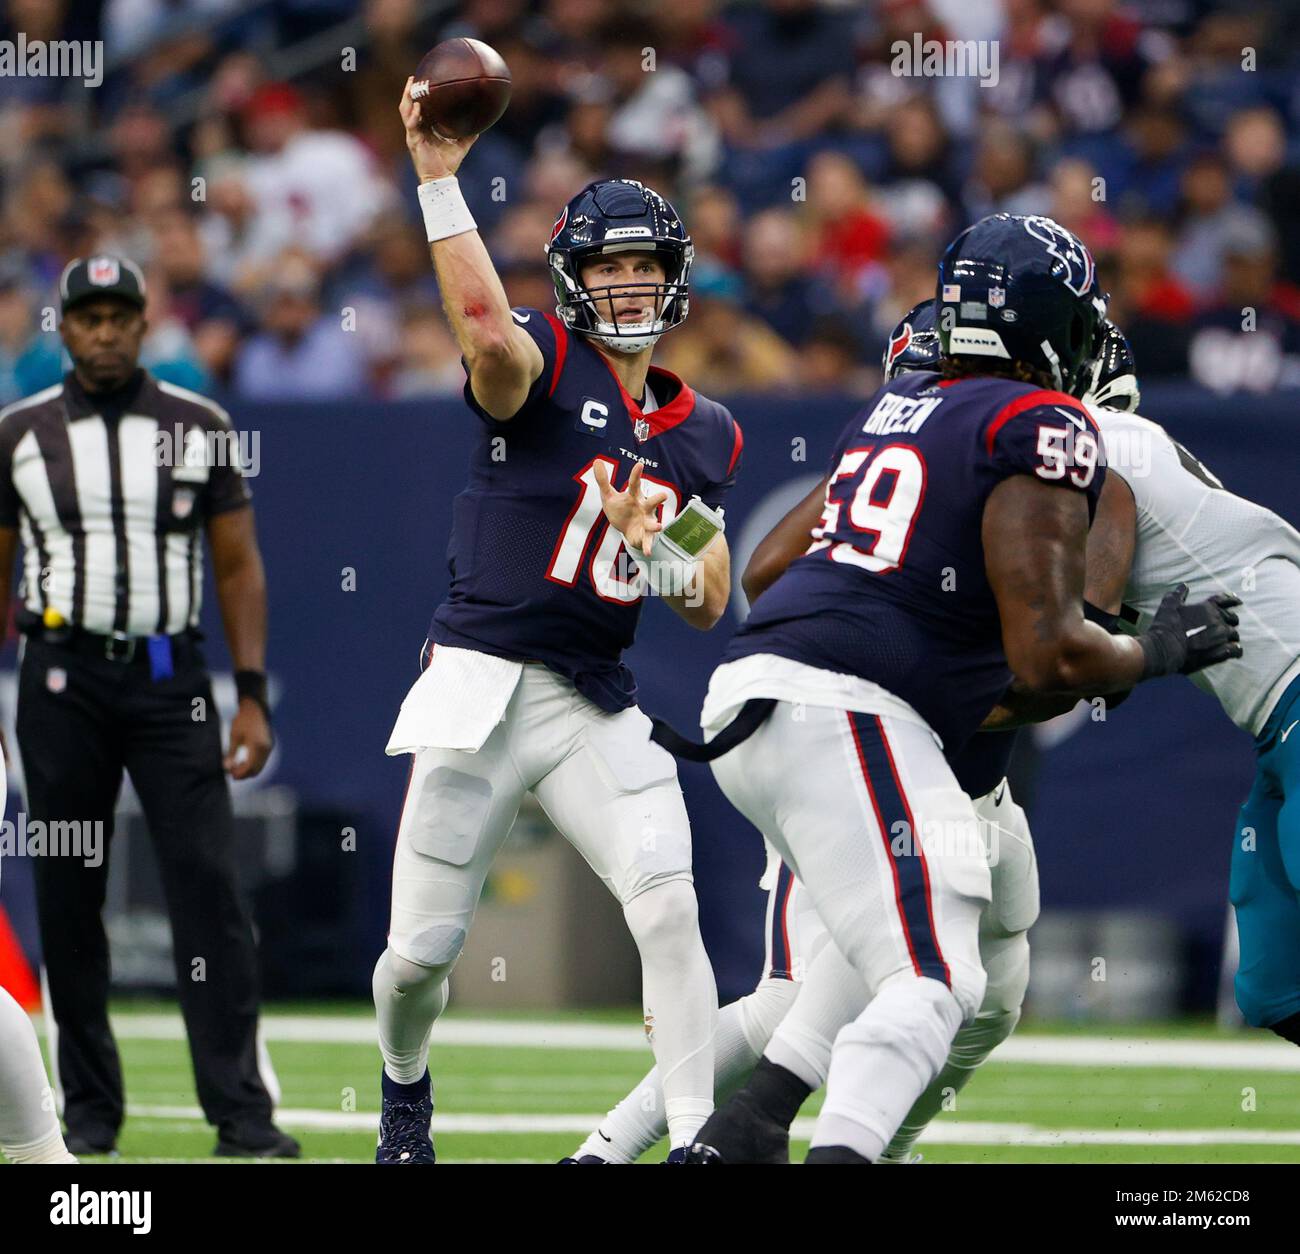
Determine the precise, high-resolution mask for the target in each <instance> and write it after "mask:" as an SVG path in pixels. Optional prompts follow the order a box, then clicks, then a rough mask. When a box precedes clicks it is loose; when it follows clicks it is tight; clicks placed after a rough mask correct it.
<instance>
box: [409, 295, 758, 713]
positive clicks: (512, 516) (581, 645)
mask: <svg viewBox="0 0 1300 1254" xmlns="http://www.w3.org/2000/svg"><path fill="white" fill-rule="evenodd" d="M512 315H513V317H514V318H515V321H516V322H518V323H519V324H520V325H521V326H522V327H523V328H524V330H525V331H527V332H528V334H529V335H531V336H532V337H533V339H534V341H535V342H536V344H537V347H538V348H539V349H541V353H542V359H543V362H544V366H543V369H542V373H541V375H540V376H539V377H538V379H537V381H536V382H535V383H534V384H533V387H532V389H531V391H530V392H529V393H528V397H527V399H526V400H525V401H524V404H523V406H522V407H521V408H520V410H519V412H518V413H517V414H515V415H514V417H512V418H511V419H510V420H509V421H508V422H497V421H495V420H494V419H493V418H492V417H491V416H490V415H489V414H487V413H486V412H485V411H484V410H483V409H482V408H481V407H480V406H479V404H478V402H477V401H476V400H475V399H474V395H473V392H472V390H471V387H470V385H469V384H468V383H466V385H465V400H466V402H467V403H468V404H469V407H470V409H472V410H473V411H474V413H475V414H477V415H478V416H479V418H480V419H482V423H483V426H482V431H481V433H480V437H479V440H478V443H477V446H476V447H475V449H474V453H473V456H472V457H471V460H470V474H469V485H468V486H467V487H466V488H465V490H464V491H463V492H461V493H460V494H459V495H458V496H457V497H456V499H455V502H454V504H453V508H452V530H451V540H450V543H449V544H448V546H447V558H448V562H449V565H450V568H451V591H450V592H449V594H448V597H447V600H446V601H444V602H443V603H442V605H440V606H439V607H438V609H437V612H436V613H435V614H434V616H433V624H432V626H431V628H430V631H429V637H430V639H431V640H433V641H434V643H435V644H445V645H451V646H454V647H457V648H463V649H477V650H478V651H480V652H482V653H491V654H495V655H496V656H498V657H508V658H515V659H519V660H523V661H528V660H533V661H539V662H544V663H545V664H546V665H547V666H549V667H550V668H551V669H552V670H554V671H556V672H558V673H559V674H561V675H564V676H565V677H566V678H568V679H569V680H570V681H571V682H572V683H573V684H574V685H575V686H576V687H577V689H578V691H579V692H581V693H582V694H583V695H584V696H586V697H587V698H589V699H590V700H592V701H594V702H595V703H596V704H597V705H598V706H600V707H601V708H602V709H605V710H609V711H616V710H620V709H624V708H626V707H627V706H630V705H631V704H632V703H633V702H634V700H635V698H636V683H635V681H634V680H633V678H632V674H631V672H630V671H629V670H628V668H627V667H626V666H625V665H624V664H623V663H622V661H621V660H620V655H621V654H622V652H623V650H624V649H626V648H627V647H628V646H629V645H630V644H631V643H632V640H633V637H634V636H635V634H636V625H637V620H638V619H639V617H640V614H641V605H642V601H643V599H644V598H643V595H642V592H641V590H640V586H641V585H640V580H639V578H638V576H637V568H636V566H635V565H634V564H633V563H632V562H631V559H630V558H629V557H628V556H627V554H626V552H625V550H624V549H623V544H622V538H621V537H620V536H619V534H618V533H617V532H616V531H611V529H610V526H609V523H608V521H607V520H606V518H605V515H604V512H603V511H602V509H601V505H600V489H599V487H598V486H597V483H596V478H595V465H596V463H597V462H598V461H603V462H604V464H605V468H606V470H607V471H608V473H609V478H610V481H611V483H612V484H613V485H614V487H615V488H618V489H622V488H624V487H626V486H627V478H628V475H629V474H630V473H631V470H632V466H633V464H634V463H635V462H641V463H642V467H643V469H642V482H643V484H644V485H645V489H646V490H647V491H648V492H666V493H667V494H668V500H667V501H666V502H665V505H664V507H663V508H664V510H665V511H666V513H667V515H668V516H671V515H673V514H675V513H677V511H678V510H679V509H680V508H681V507H682V506H684V505H685V504H686V502H687V501H689V500H690V498H691V497H692V496H699V497H700V498H701V500H703V501H704V503H705V504H706V505H710V506H714V507H717V506H719V505H721V504H722V501H723V498H724V497H725V496H726V494H727V492H728V490H729V489H730V488H731V486H732V484H733V483H734V482H735V477H736V467H737V464H738V462H739V460H740V451H741V445H742V437H741V433H740V427H739V425H738V424H737V423H736V421H735V419H734V418H732V416H731V414H730V413H729V412H728V411H727V410H726V408H725V407H724V406H722V405H719V404H716V403H715V402H714V401H711V400H708V399H706V398H705V397H703V396H699V395H697V394H696V393H695V392H693V391H692V390H691V389H690V388H689V387H687V386H686V385H685V384H684V383H682V381H681V380H680V379H678V378H677V377H676V376H675V375H673V374H670V373H669V372H668V371H667V370H661V369H659V368H658V367H655V366H652V367H651V368H650V378H649V387H650V391H651V393H652V394H653V396H654V397H655V400H656V401H657V403H658V405H659V408H657V409H654V410H652V412H650V413H648V414H647V413H643V411H642V409H641V406H640V404H639V403H638V402H637V401H635V400H633V398H632V397H630V396H629V395H628V393H627V391H626V389H624V387H623V385H622V384H621V383H620V382H619V380H618V378H617V376H616V375H615V374H614V372H613V370H612V368H611V367H610V366H609V364H608V363H607V362H606V360H605V359H604V357H602V356H601V355H600V353H599V352H597V351H596V349H594V348H593V347H592V346H591V345H590V344H588V343H587V342H586V341H585V340H584V339H583V338H582V337H581V336H578V335H572V334H570V333H569V331H568V330H567V328H565V326H564V325H563V323H561V322H560V321H559V319H558V318H555V317H553V316H551V315H550V314H544V313H541V312H539V311H538V310H536V309H518V310H513V311H512Z"/></svg>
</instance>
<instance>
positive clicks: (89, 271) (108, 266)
mask: <svg viewBox="0 0 1300 1254" xmlns="http://www.w3.org/2000/svg"><path fill="white" fill-rule="evenodd" d="M121 277H122V267H121V266H119V265H118V264H117V258H116V257H92V258H91V259H90V260H89V261H88V262H86V278H87V279H89V280H90V282H91V283H93V284H94V285H95V286H96V287H112V286H113V284H114V283H116V282H117V281H118V280H119V279H120V278H121Z"/></svg>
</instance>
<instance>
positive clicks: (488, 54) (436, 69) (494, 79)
mask: <svg viewBox="0 0 1300 1254" xmlns="http://www.w3.org/2000/svg"><path fill="white" fill-rule="evenodd" d="M411 99H412V100H414V101H415V102H416V103H417V104H418V105H419V106H420V119H421V121H422V122H423V124H424V125H425V126H427V127H428V128H429V129H430V130H432V131H434V132H436V133H437V134H439V135H441V136H442V137H443V138H444V139H468V138H469V137H470V136H471V135H480V134H482V133H483V132H484V131H485V130H487V129H488V127H490V126H492V125H493V124H494V123H495V122H496V121H497V120H498V119H499V118H500V117H501V115H502V114H503V113H504V112H505V111H506V105H508V104H509V103H510V69H509V67H508V66H507V65H506V63H505V61H504V60H503V59H502V57H501V54H500V53H499V52H497V51H496V49H495V48H491V47H489V46H488V45H487V44H485V43H482V42H480V41H479V40H477V39H446V40H443V42H442V43H440V44H438V45H437V46H436V47H434V48H431V49H430V50H429V51H428V52H426V53H425V54H424V56H423V57H422V58H421V60H420V64H419V65H418V66H417V67H416V70H415V82H413V83H412V84H411Z"/></svg>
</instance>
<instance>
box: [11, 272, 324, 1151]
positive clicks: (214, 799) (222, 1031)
mask: <svg viewBox="0 0 1300 1254" xmlns="http://www.w3.org/2000/svg"><path fill="white" fill-rule="evenodd" d="M59 296H60V301H61V305H62V311H63V318H62V321H61V323H60V328H59V330H60V334H61V335H62V338H63V343H64V345H65V346H66V348H67V350H68V353H69V355H70V357H71V358H72V371H71V372H70V373H69V374H68V375H66V376H65V377H64V379H63V382H62V383H59V384H56V385H55V386H54V387H51V388H47V389H46V390H45V391H43V392H38V393H37V394H36V395H35V396H31V397H29V398H27V399H26V400H23V401H19V402H17V403H16V404H14V405H10V406H9V407H8V408H7V409H5V410H3V411H0V571H2V572H5V580H4V582H5V586H6V588H7V586H8V578H9V572H12V570H13V564H14V557H15V554H16V552H17V548H18V539H19V532H20V530H21V536H22V542H23V551H24V556H23V580H22V591H21V594H20V595H21V599H22V603H23V608H22V609H21V611H20V613H19V616H18V625H19V628H20V630H21V631H22V633H23V637H24V643H23V649H22V654H21V659H22V660H21V662H20V673H19V682H18V715H17V726H18V745H19V748H20V750H21V751H22V758H23V765H24V768H25V772H26V778H27V812H28V818H29V819H31V820H39V821H41V822H44V823H47V824H49V823H52V822H69V821H71V822H74V823H80V824H93V823H96V822H102V823H103V825H104V826H103V829H102V830H103V831H104V832H105V833H107V834H109V835H111V833H112V829H113V810H114V806H115V803H116V800H117V795H118V791H119V789H120V787H121V783H122V771H123V768H125V769H126V771H127V772H129V774H130V776H131V781H132V783H133V784H134V785H135V789H136V792H137V793H138V794H139V797H140V801H141V804H142V805H143V807H144V813H145V817H146V819H147V821H148V826H149V832H150V836H151V837H152V839H153V843H154V849H155V851H156V854H157V858H158V865H159V869H160V871H161V876H162V884H163V889H164V892H165V894H166V898H167V907H168V911H169V913H170V915H171V925H172V939H173V948H174V950H175V961H176V979H177V984H178V987H179V990H180V1004H181V1012H182V1014H183V1015H184V1018H185V1027H186V1031H187V1033H188V1035H189V1041H190V1054H191V1057H192V1058H193V1062H194V1075H195V1080H196V1083H197V1088H198V1095H199V1101H200V1102H201V1103H202V1106H203V1111H204V1113H205V1114H206V1115H207V1118H208V1121H209V1122H210V1123H212V1124H214V1125H215V1126H216V1128H217V1130H218V1140H217V1145H216V1149H215V1151H214V1152H215V1153H216V1154H218V1155H221V1156H235V1157H275V1158H293V1157H297V1156H298V1153H299V1147H298V1144H297V1142H296V1141H294V1140H293V1138H292V1137H289V1136H286V1135H285V1134H284V1133H283V1132H281V1131H280V1130H279V1129H278V1128H276V1127H275V1125H274V1124H273V1123H272V1122H271V1098H270V1096H269V1095H268V1092H267V1086H266V1084H264V1083H263V1080H262V1077H261V1075H260V1074H259V1070H258V1047H257V1009H258V976H257V957H256V951H255V948H254V941H253V929H252V921H251V917H250V914H249V911H248V907H247V905H246V903H245V901H244V899H243V897H242V895H241V893H240V889H239V887H238V883H237V875H236V868H235V849H234V821H233V815H232V811H231V804H230V792H229V789H228V787H227V785H226V780H225V775H224V771H225V770H228V771H229V772H230V774H231V775H232V776H233V777H234V778H236V779H246V778H249V777H251V776H253V775H256V774H257V773H258V772H259V771H260V770H261V769H262V767H263V766H264V765H265V763H266V759H267V757H268V756H269V754H270V751H271V729H270V725H269V722H268V719H267V706H266V676H265V672H264V665H265V663H264V658H265V648H266V582H265V576H264V574H263V570H262V559H261V554H260V553H259V551H258V548H257V540H256V537H255V534H254V530H253V511H252V507H251V506H250V504H249V492H248V488H247V486H246V485H245V483H244V480H243V477H242V472H241V468H240V465H239V460H238V458H237V457H235V456H233V455H232V449H233V445H234V439H233V436H234V433H233V431H232V428H231V427H230V420H229V418H228V417H227V415H226V413H225V412H224V411H223V410H222V409H220V408H219V407H218V406H216V405H214V404H213V403H212V402H211V401H208V400H205V399H204V398H203V397H201V396H198V395H196V394H195V393H193V392H188V391H186V390H185V389H183V388H178V387H174V386H172V385H171V384H168V383H164V382H162V381H160V380H158V379H155V378H153V377H152V376H151V375H150V374H149V372H148V371H146V370H143V369H141V368H140V366H139V365H138V364H137V362H138V358H139V354H140V342H141V340H142V338H143V336H144V333H145V330H146V328H147V325H148V324H147V323H146V321H145V318H144V305H145V288H144V279H143V276H142V275H141V273H140V271H139V269H138V268H137V267H136V266H135V265H134V264H133V263H132V262H130V261H126V260H123V259H121V258H117V257H107V256H102V257H91V258H89V259H86V260H77V261H74V262H72V263H71V264H70V265H69V266H68V267H67V269H65V270H64V272H63V274H62V276H61V278H60V280H59ZM203 533H206V535H207V538H208V544H209V546H210V547H211V550H212V563H213V567H214V573H215V575H216V588H217V599H218V600H219V602H220V605H221V615H222V620H223V622H224V624H225V630H226V639H227V641H228V643H229V646H230V653H231V656H232V657H233V659H234V663H235V667H236V674H235V681H236V686H237V688H238V691H239V710H238V712H237V713H236V715H235V718H234V721H233V722H232V723H231V726H230V745H229V751H228V752H227V753H226V755H225V756H224V759H223V755H222V747H221V728H220V725H219V719H218V718H217V716H216V710H215V707H214V705H213V701H212V690H211V685H210V684H209V681H208V675H207V671H206V668H205V663H204V658H203V651H202V649H201V648H200V646H199V639H200V636H199V632H198V629H197V624H198V619H199V598H200V594H201V590H202V586H203V566H202V552H203V544H202V535H203ZM6 601H7V598H6ZM4 614H7V604H6V605H5V608H4V609H3V610H0V616H3V615H4ZM46 830H49V829H48V828H47V829H46ZM64 830H68V831H76V830H78V829H77V828H69V829H64ZM82 830H89V831H93V830H94V829H93V827H91V828H86V829H82ZM34 861H35V874H36V895H37V909H38V914H39V919H40V929H41V946H42V949H43V952H44V958H45V968H46V973H47V976H48V979H49V995H50V1002H51V1008H52V1010H53V1015H54V1022H55V1025H56V1027H57V1033H58V1036H57V1049H56V1050H55V1067H56V1077H57V1083H58V1084H59V1086H60V1087H61V1089H62V1092H63V1102H64V1110H63V1115H64V1120H65V1122H66V1124H67V1127H68V1145H69V1147H70V1148H71V1149H72V1151H73V1153H76V1154H107V1153H112V1152H114V1149H115V1144H116V1140H117V1134H118V1130H119V1128H120V1127H121V1125H122V1116H123V1094H122V1072H121V1066H120V1064H119V1060H118V1054H117V1047H116V1045H115V1043H114V1041H113V1034H112V1031H111V1029H110V1028H109V1022H108V985H109V953H108V941H107V938H106V936H105V934H104V925H103V920H102V918H101V911H102V909H103V905H104V892H105V887H106V883H107V878H108V860H107V858H106V857H105V858H101V859H100V864H99V865H98V866H95V867H91V866H86V865H85V863H84V860H83V859H81V858H73V857H55V856H43V857H39V858H36V859H35V860H34ZM272 1082H273V1081H272Z"/></svg>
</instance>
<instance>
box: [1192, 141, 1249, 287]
mask: <svg viewBox="0 0 1300 1254" xmlns="http://www.w3.org/2000/svg"><path fill="white" fill-rule="evenodd" d="M1253 213H1254V211H1252V210H1250V209H1248V208H1246V207H1245V206H1243V205H1241V204H1240V203H1238V202H1237V201H1235V200H1234V199H1233V198H1232V180H1231V178H1230V177H1229V174H1228V164H1227V162H1226V161H1225V160H1224V159H1223V158H1222V157H1221V156H1220V155H1219V154H1218V153H1217V152H1205V153H1202V154H1201V155H1200V156H1198V157H1196V158H1195V160H1193V161H1192V163H1191V164H1190V165H1189V166H1188V167H1187V170H1186V172H1185V173H1184V175H1183V207H1182V213H1181V219H1182V221H1181V226H1180V228H1179V232H1178V250H1177V252H1176V253H1175V254H1174V268H1175V269H1176V270H1177V271H1178V273H1179V276H1180V277H1181V278H1182V280H1183V282H1184V283H1186V284H1187V286H1188V287H1189V288H1190V289H1191V290H1192V294H1193V295H1194V296H1196V297H1198V298H1200V299H1202V300H1208V299H1210V298H1211V297H1212V296H1213V295H1214V294H1215V292H1216V291H1217V290H1218V287H1219V284H1220V282H1221V280H1222V276H1223V256H1224V248H1225V243H1226V240H1227V236H1228V233H1229V232H1230V231H1232V230H1233V229H1234V227H1236V226H1237V224H1238V223H1240V222H1241V221H1242V220H1243V219H1246V218H1249V217H1252V216H1253Z"/></svg>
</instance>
